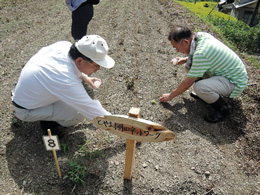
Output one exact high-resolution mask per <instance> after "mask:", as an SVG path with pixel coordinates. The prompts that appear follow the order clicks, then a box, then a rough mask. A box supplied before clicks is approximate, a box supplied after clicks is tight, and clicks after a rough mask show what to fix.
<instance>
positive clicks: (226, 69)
mask: <svg viewBox="0 0 260 195" xmlns="http://www.w3.org/2000/svg"><path fill="white" fill-rule="evenodd" d="M198 35H199V39H198V42H197V47H196V50H195V52H194V55H193V61H192V66H191V69H190V71H189V73H188V75H187V76H188V77H190V78H196V77H202V76H203V75H204V73H207V74H208V75H210V76H223V77H226V78H228V79H229V81H230V82H231V83H234V84H235V88H234V90H233V92H232V93H231V95H230V97H231V98H233V97H236V96H239V95H240V94H241V93H242V92H243V90H244V89H245V87H246V85H247V82H248V77H247V72H246V69H245V66H244V64H243V62H242V60H241V59H240V58H239V57H238V56H237V55H236V53H235V52H234V51H232V50H231V49H230V48H228V47H227V46H226V45H224V44H223V43H222V42H220V41H219V40H217V39H216V38H214V37H213V36H212V35H210V34H208V33H204V32H200V33H198Z"/></svg>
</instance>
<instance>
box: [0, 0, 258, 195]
mask: <svg viewBox="0 0 260 195" xmlns="http://www.w3.org/2000/svg"><path fill="white" fill-rule="evenodd" d="M0 14H1V23H0V25H1V26H0V27H1V28H0V32H1V36H0V38H1V41H0V46H1V47H0V63H1V66H0V75H1V77H0V81H1V89H2V93H1V96H2V97H1V100H0V105H1V112H0V113H1V124H0V125H1V129H2V130H1V131H0V174H1V175H0V178H1V179H0V194H70V193H72V194H258V193H260V187H259V186H260V183H259V181H260V178H259V156H260V155H259V151H260V149H259V146H260V138H259V137H260V133H259V129H260V124H259V118H260V117H259V116H260V115H259V110H260V106H259V101H260V92H259V86H258V85H252V86H249V87H248V88H247V89H246V90H245V93H244V94H243V96H242V97H241V98H239V99H235V100H233V101H229V103H230V105H231V110H232V115H231V117H230V118H228V120H226V121H224V122H221V123H219V124H208V123H206V122H204V121H203V119H202V116H203V115H204V113H205V112H206V111H207V108H206V106H205V105H204V104H203V103H202V102H199V101H195V100H193V99H192V98H190V97H189V93H188V92H186V93H184V94H183V96H180V97H177V98H175V99H174V100H173V101H171V102H169V103H168V104H160V103H159V101H158V98H159V97H160V96H161V94H162V93H165V92H169V91H170V90H172V89H173V88H174V87H176V86H177V85H178V83H180V81H181V80H182V79H183V78H184V77H185V74H186V72H185V71H184V70H183V68H181V67H179V68H176V67H172V66H170V63H169V62H170V59H171V58H172V56H175V55H177V54H176V53H174V50H173V49H172V47H171V45H170V44H169V42H168V41H167V35H168V31H169V29H170V26H171V25H174V24H184V25H188V26H189V27H191V28H192V29H199V30H200V31H207V32H211V33H212V31H211V30H210V28H209V27H208V26H206V25H205V24H204V23H202V22H200V21H199V20H197V19H195V17H194V16H193V15H192V14H191V13H189V12H187V11H186V10H185V9H183V8H181V7H180V6H179V5H178V4H176V3H169V2H168V1H163V0H127V1H126V0H125V1H123V0H121V1H108V0H103V1H102V2H101V3H100V4H99V5H98V6H95V16H94V18H93V20H92V21H91V24H90V25H89V30H88V34H98V35H101V36H102V37H103V38H105V39H106V40H107V42H108V45H109V46H110V55H111V56H112V57H113V58H114V59H115V61H116V65H115V68H113V69H112V70H101V71H100V72H98V73H97V74H96V75H95V76H97V77H99V78H101V79H102V82H103V84H102V88H101V89H99V90H95V91H93V90H91V89H88V88H87V90H88V91H89V93H90V94H91V95H92V96H93V97H94V98H96V99H99V100H100V101H101V103H102V104H103V105H104V107H105V108H106V109H107V110H109V111H110V112H112V113H114V114H124V115H126V114H127V113H128V111H129V109H130V108H131V107H139V108H140V109H141V114H142V118H144V119H148V120H152V121H154V122H158V123H160V124H162V125H164V126H166V127H167V128H169V129H171V130H173V131H174V132H175V133H176V135H177V138H176V139H175V140H173V141H170V142H163V143H142V144H141V145H140V146H139V147H138V148H137V151H136V164H135V167H134V172H133V179H132V181H131V182H130V181H124V180H123V171H124V159H125V140H124V139H122V138H119V137H117V136H114V135H111V134H109V133H108V132H105V131H103V130H100V129H97V130H96V129H95V128H94V127H93V126H92V125H91V124H90V123H89V122H88V121H85V122H84V123H82V124H80V125H78V126H77V127H75V128H71V129H68V134H69V135H68V136H67V137H65V138H64V139H62V140H61V144H62V145H63V146H67V147H68V148H69V151H65V152H64V151H59V152H58V153H57V154H58V157H59V162H60V167H61V170H62V175H63V176H65V175H66V173H67V172H68V170H69V164H68V161H67V160H68V159H72V157H73V156H74V157H75V158H79V157H78V155H79V152H82V145H85V146H87V147H88V150H91V151H97V150H102V151H103V155H102V156H98V157H96V158H92V159H87V158H86V159H85V161H84V164H85V165H86V167H88V174H87V175H86V186H85V187H83V186H82V185H80V184H77V185H75V184H74V183H73V182H71V181H69V180H68V179H63V180H61V181H59V180H58V176H57V172H56V168H55V165H54V162H53V158H52V154H51V153H50V152H46V151H45V149H44V146H43V143H42V138H41V131H40V130H39V124H38V123H21V122H20V121H18V120H17V119H16V118H14V117H13V112H12V110H13V108H12V105H11V102H10V97H9V95H10V91H11V89H12V87H13V86H14V84H15V83H16V81H17V79H18V76H19V73H20V71H21V68H22V66H23V65H24V64H25V63H26V61H27V60H28V59H29V58H30V57H31V56H32V55H33V54H34V53H35V52H36V51H38V50H39V49H40V48H41V47H43V46H45V45H48V44H50V43H53V42H56V41H59V40H70V41H72V38H71V36H70V23H71V20H70V12H69V11H68V9H67V7H66V6H65V5H64V2H63V1H55V2H53V1H51V0H45V1H39V0H37V1H28V3H27V4H26V5H25V4H23V3H20V5H17V6H16V7H10V6H8V7H2V9H0ZM247 70H248V73H249V75H250V83H258V84H259V75H257V73H254V71H255V69H254V68H253V67H251V66H250V65H249V64H248V63H247ZM152 100H155V101H156V104H152V103H151V101H152ZM80 148H81V149H80Z"/></svg>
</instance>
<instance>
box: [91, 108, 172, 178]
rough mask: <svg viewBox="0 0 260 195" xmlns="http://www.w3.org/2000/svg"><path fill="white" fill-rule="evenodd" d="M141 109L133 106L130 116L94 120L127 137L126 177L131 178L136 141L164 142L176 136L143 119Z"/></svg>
mask: <svg viewBox="0 0 260 195" xmlns="http://www.w3.org/2000/svg"><path fill="white" fill-rule="evenodd" d="M139 117H140V109H139V108H131V109H130V111H129V113H128V116H125V115H108V116H102V117H96V118H95V119H94V120H93V121H92V122H93V124H94V125H96V126H97V127H99V128H101V129H104V130H107V131H109V132H111V133H113V134H116V135H118V136H120V137H123V138H126V159H125V174H124V178H125V179H129V180H130V179H131V174H132V168H133V164H134V151H135V144H136V141H139V142H162V141H169V140H172V139H174V138H175V134H174V132H172V131H170V130H169V129H167V128H166V127H164V126H162V125H160V124H158V123H154V122H152V121H148V120H145V119H141V118H139Z"/></svg>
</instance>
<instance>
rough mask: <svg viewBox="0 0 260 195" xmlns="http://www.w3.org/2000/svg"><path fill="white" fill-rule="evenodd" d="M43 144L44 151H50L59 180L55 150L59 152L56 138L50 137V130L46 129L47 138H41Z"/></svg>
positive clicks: (59, 173)
mask: <svg viewBox="0 0 260 195" xmlns="http://www.w3.org/2000/svg"><path fill="white" fill-rule="evenodd" d="M43 142H44V145H45V148H46V150H47V151H50V150H51V151H52V153H53V156H54V160H55V164H56V167H57V171H58V175H59V178H60V179H61V172H60V166H59V162H58V159H57V155H56V150H60V144H59V141H58V136H52V135H51V130H50V129H48V136H43Z"/></svg>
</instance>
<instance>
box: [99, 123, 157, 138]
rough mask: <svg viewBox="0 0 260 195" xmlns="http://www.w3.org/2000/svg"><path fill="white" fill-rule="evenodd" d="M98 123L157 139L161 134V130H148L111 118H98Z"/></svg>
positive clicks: (105, 126)
mask: <svg viewBox="0 0 260 195" xmlns="http://www.w3.org/2000/svg"><path fill="white" fill-rule="evenodd" d="M97 123H98V125H100V126H103V127H104V128H110V129H113V130H116V131H120V132H124V133H127V134H131V135H135V136H154V137H155V138H154V139H157V138H158V137H159V136H160V133H159V132H151V131H148V130H142V129H140V128H138V127H135V126H133V125H128V124H122V123H117V122H113V121H109V120H102V119H99V120H97Z"/></svg>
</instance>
